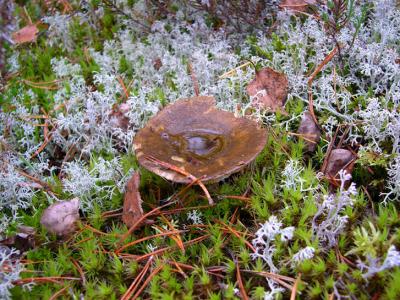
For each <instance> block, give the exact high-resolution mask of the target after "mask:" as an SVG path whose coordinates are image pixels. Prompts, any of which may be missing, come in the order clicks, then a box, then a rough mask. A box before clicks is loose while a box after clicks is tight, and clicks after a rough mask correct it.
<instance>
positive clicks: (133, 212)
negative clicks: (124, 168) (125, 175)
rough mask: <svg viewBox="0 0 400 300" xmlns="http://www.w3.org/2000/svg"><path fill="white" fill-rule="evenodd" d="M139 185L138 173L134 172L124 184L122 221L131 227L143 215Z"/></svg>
mask: <svg viewBox="0 0 400 300" xmlns="http://www.w3.org/2000/svg"><path fill="white" fill-rule="evenodd" d="M139 185H140V175H139V173H137V172H136V173H135V174H133V176H132V178H131V179H129V181H128V183H127V184H126V192H125V197H124V208H123V210H122V221H123V222H124V223H125V225H126V226H128V227H132V226H133V225H134V224H135V223H136V222H137V220H139V219H140V218H141V217H142V216H143V209H142V198H141V197H140V193H139Z"/></svg>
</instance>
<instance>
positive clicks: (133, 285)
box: [121, 257, 153, 300]
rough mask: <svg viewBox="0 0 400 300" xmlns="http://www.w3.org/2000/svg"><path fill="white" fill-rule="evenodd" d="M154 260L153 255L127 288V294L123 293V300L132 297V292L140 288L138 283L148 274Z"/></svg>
mask: <svg viewBox="0 0 400 300" xmlns="http://www.w3.org/2000/svg"><path fill="white" fill-rule="evenodd" d="M152 261H153V257H150V258H149V260H148V261H147V263H146V264H145V266H144V267H143V269H142V270H141V271H140V273H139V274H138V275H137V276H136V278H135V280H134V281H133V282H132V283H131V285H130V286H129V288H128V289H127V290H126V292H125V294H123V295H122V297H121V300H129V299H131V297H132V294H133V293H134V292H135V291H136V289H137V288H138V285H139V283H140V281H142V279H143V277H144V275H146V273H147V270H148V269H149V268H150V264H151V262H152Z"/></svg>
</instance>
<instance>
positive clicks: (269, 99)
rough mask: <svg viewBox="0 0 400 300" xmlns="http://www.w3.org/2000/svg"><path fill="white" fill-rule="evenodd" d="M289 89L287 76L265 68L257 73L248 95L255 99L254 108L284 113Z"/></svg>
mask: <svg viewBox="0 0 400 300" xmlns="http://www.w3.org/2000/svg"><path fill="white" fill-rule="evenodd" d="M288 87H289V83H288V80H287V78H286V76H285V74H282V73H279V72H276V71H275V70H273V69H271V68H264V69H261V70H259V71H258V72H256V77H255V78H254V79H253V80H252V81H251V82H250V83H249V84H248V86H247V93H248V94H249V95H250V96H251V97H253V100H252V105H253V106H254V107H257V108H262V109H267V110H270V111H277V110H279V111H282V112H283V111H284V109H283V106H284V105H285V102H286V98H287V94H288Z"/></svg>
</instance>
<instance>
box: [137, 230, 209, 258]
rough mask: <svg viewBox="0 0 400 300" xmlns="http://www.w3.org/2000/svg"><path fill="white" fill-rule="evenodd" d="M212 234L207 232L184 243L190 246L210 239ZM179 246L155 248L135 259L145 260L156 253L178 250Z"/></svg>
mask: <svg viewBox="0 0 400 300" xmlns="http://www.w3.org/2000/svg"><path fill="white" fill-rule="evenodd" d="M210 236H211V234H206V235H203V236H200V237H198V238H195V239H193V240H190V241H188V242H185V243H183V245H184V246H185V247H187V246H189V245H193V244H196V243H199V242H201V241H203V240H205V239H208V238H209V237H210ZM177 248H178V246H172V247H165V248H161V249H158V250H155V251H153V252H151V253H147V254H145V255H142V256H139V257H136V259H135V260H136V261H141V260H144V259H146V258H148V257H150V256H156V255H159V254H163V253H165V252H170V251H173V250H176V249H177Z"/></svg>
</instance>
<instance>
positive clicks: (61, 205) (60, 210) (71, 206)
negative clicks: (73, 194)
mask: <svg viewBox="0 0 400 300" xmlns="http://www.w3.org/2000/svg"><path fill="white" fill-rule="evenodd" d="M79 202H80V201H79V199H78V198H74V199H72V200H69V201H60V202H57V203H54V204H52V205H50V206H49V207H48V208H46V210H45V211H44V212H43V215H42V218H41V219H40V223H41V224H42V225H43V226H44V227H45V228H46V229H47V230H48V231H49V232H51V233H55V234H57V235H59V236H65V235H68V234H70V233H72V232H74V231H75V229H76V222H77V221H78V220H79Z"/></svg>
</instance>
